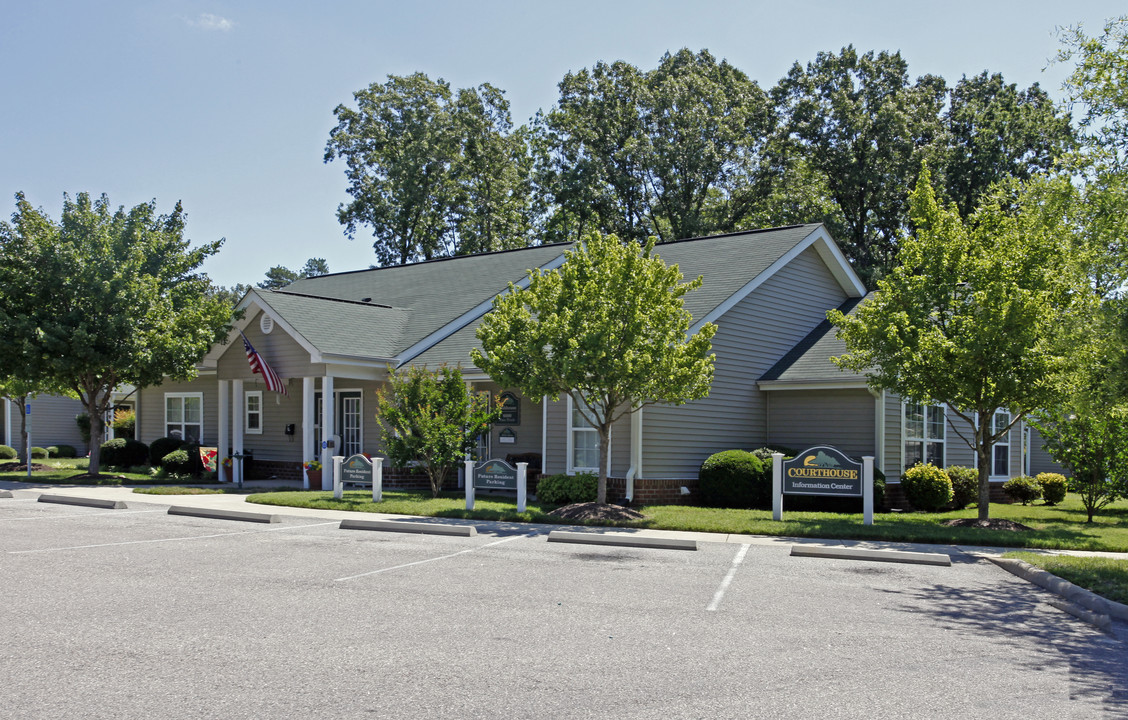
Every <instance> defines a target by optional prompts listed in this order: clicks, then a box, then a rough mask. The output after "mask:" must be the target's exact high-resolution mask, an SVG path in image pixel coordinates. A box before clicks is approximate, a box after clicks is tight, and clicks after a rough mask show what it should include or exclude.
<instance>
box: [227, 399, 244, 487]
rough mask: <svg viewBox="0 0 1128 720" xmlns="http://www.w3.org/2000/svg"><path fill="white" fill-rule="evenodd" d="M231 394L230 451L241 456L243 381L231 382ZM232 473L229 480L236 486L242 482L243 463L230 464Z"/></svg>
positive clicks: (240, 461) (237, 461) (238, 461)
mask: <svg viewBox="0 0 1128 720" xmlns="http://www.w3.org/2000/svg"><path fill="white" fill-rule="evenodd" d="M231 394H232V395H233V396H234V397H233V398H232V400H233V402H232V403H231V430H232V433H231V436H232V438H231V449H232V450H233V451H234V452H235V454H236V455H242V454H243V403H244V402H246V395H245V394H244V393H243V381H242V380H232V381H231ZM231 468H232V471H233V472H232V473H231V479H232V480H234V481H235V483H236V484H242V482H243V461H242V460H236V461H235V462H233V463H232V464H231Z"/></svg>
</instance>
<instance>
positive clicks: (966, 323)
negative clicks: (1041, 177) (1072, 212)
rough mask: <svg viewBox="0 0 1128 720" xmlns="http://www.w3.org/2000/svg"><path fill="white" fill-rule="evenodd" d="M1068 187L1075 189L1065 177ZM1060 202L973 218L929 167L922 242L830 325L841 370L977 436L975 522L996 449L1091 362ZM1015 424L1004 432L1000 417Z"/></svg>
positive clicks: (984, 513) (1032, 197)
mask: <svg viewBox="0 0 1128 720" xmlns="http://www.w3.org/2000/svg"><path fill="white" fill-rule="evenodd" d="M1059 181H1060V182H1068V179H1066V178H1062V179H1060V180H1059ZM1054 198H1055V195H1054V194H1052V193H1032V192H1028V193H1025V194H1023V195H1020V196H1019V197H1018V198H1017V207H1015V201H1016V198H1014V197H1010V196H1004V195H1002V194H1000V193H996V194H993V195H990V196H988V197H987V198H986V199H985V201H984V202H983V203H981V204H980V206H979V209H978V210H977V211H976V213H975V214H974V215H973V216H972V217H971V218H967V219H964V218H961V217H960V215H959V212H958V211H957V210H956V209H955V207H954V205H952V206H948V207H944V206H942V205H941V204H940V202H938V200H937V198H936V195H935V193H934V190H933V188H932V185H931V181H930V174H929V172H928V170H927V168H926V169H925V170H924V171H922V173H921V176H920V179H919V181H918V182H917V185H916V189H915V190H914V192H913V193H912V195H911V199H910V202H911V211H912V219H913V222H914V224H915V226H916V233H915V234H914V235H913V236H910V237H906V238H904V240H903V241H902V243H901V246H900V250H899V253H898V258H897V259H898V261H899V262H898V264H897V266H896V267H894V269H893V271H892V272H891V273H890V274H889V275H888V276H887V277H886V278H884V279H882V280H880V281H879V282H878V290H877V292H876V293H875V294H873V295H872V296H870V297H869V298H868V299H867V300H866V301H865V302H863V303H862V304H861V305H860V306H859V307H858V308H857V309H856V311H855V312H854V313H853V314H852V315H850V316H846V315H843V314H842V313H841V312H838V311H831V312H830V313H829V314H828V317H829V318H830V320H831V322H832V323H834V324H835V325H836V326H838V329H839V334H840V335H841V337H842V338H843V339H844V340H845V342H846V348H847V354H846V355H844V356H842V357H840V358H835V363H836V364H838V365H839V366H840V367H843V368H848V369H852V370H855V371H858V372H864V373H866V374H867V375H868V378H869V382H870V385H871V386H872V387H874V388H885V389H889V390H892V391H893V392H895V393H897V394H898V395H900V396H902V397H904V398H908V399H911V400H914V401H916V402H924V403H932V404H940V403H945V404H947V405H948V407H949V408H950V409H951V411H952V412H954V413H955V414H956V415H957V416H958V417H959V418H961V419H963V420H964V421H965V422H966V423H967V425H968V426H969V427H971V428H972V430H973V434H972V436H971V437H966V436H964V435H963V434H962V433H960V431H959V428H958V426H953V427H954V428H955V429H956V431H957V433H958V434H960V436H961V438H962V439H963V440H964V441H965V442H967V444H968V445H969V446H970V447H971V448H972V449H973V450H974V451H975V452H976V454H977V457H978V460H979V517H980V518H981V519H986V518H988V517H989V513H990V509H989V490H990V485H989V476H990V470H991V467H992V459H993V457H992V448H993V447H994V444H995V443H996V442H997V441H998V440H1000V439H1001V438H1002V437H1003V436H1004V434H1005V433H1007V432H1009V431H1010V429H1011V427H1013V426H1014V425H1015V424H1016V423H1018V422H1019V421H1020V420H1022V418H1024V417H1026V416H1027V415H1028V414H1030V413H1031V412H1032V411H1035V410H1039V409H1042V408H1047V407H1054V406H1056V405H1057V404H1059V403H1061V402H1062V401H1063V400H1064V399H1065V398H1066V397H1067V396H1068V394H1069V390H1070V387H1071V385H1072V383H1073V381H1074V379H1075V373H1076V372H1077V371H1078V368H1080V367H1082V366H1084V364H1085V363H1086V362H1087V361H1088V359H1089V358H1090V357H1091V349H1092V346H1091V337H1090V336H1089V335H1088V332H1089V330H1090V328H1091V326H1090V324H1089V323H1090V322H1091V320H1092V317H1093V313H1094V309H1095V308H1096V296H1095V293H1093V292H1092V290H1091V288H1090V287H1089V283H1088V281H1087V278H1086V276H1085V271H1084V268H1082V267H1080V266H1079V264H1077V263H1074V262H1072V259H1071V253H1070V241H1069V236H1070V230H1071V228H1070V227H1068V225H1067V224H1066V222H1065V221H1064V220H1063V213H1062V212H1060V208H1059V207H1056V206H1055V205H1054V204H1053V202H1054ZM1000 409H1006V410H1008V411H1009V412H1010V420H1011V421H1010V423H1009V424H1008V425H1007V426H1006V427H996V426H995V423H994V422H993V419H994V417H995V413H996V411H997V410H1000Z"/></svg>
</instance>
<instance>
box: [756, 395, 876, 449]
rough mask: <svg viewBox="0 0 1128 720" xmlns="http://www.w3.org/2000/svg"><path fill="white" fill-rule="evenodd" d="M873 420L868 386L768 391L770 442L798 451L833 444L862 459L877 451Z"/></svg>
mask: <svg viewBox="0 0 1128 720" xmlns="http://www.w3.org/2000/svg"><path fill="white" fill-rule="evenodd" d="M874 422H875V421H874V399H873V395H871V394H870V393H869V391H867V390H803V391H782V392H781V391H776V392H772V393H769V398H768V428H769V430H768V443H769V444H774V445H784V446H786V447H790V448H792V449H794V450H796V451H800V450H805V449H807V448H809V447H811V446H812V445H832V446H834V447H836V448H838V449H839V450H841V451H842V452H844V453H846V454H847V455H849V456H851V457H853V458H854V459H859V458H861V457H862V456H863V455H875V452H874V440H875V437H874V435H875V432H874V428H875V425H874ZM749 449H751V448H749Z"/></svg>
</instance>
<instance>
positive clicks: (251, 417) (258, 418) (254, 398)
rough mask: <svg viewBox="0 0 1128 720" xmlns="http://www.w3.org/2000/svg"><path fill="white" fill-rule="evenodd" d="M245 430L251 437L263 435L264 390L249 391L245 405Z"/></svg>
mask: <svg viewBox="0 0 1128 720" xmlns="http://www.w3.org/2000/svg"><path fill="white" fill-rule="evenodd" d="M243 412H244V413H245V414H246V419H245V422H244V424H243V427H244V429H245V430H246V431H247V433H248V434H251V435H262V390H249V391H247V394H246V403H244V405H243Z"/></svg>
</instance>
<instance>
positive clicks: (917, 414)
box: [904, 402, 946, 469]
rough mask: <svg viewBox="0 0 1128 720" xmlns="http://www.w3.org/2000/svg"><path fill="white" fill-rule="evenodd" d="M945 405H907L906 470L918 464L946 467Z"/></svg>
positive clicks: (908, 403)
mask: <svg viewBox="0 0 1128 720" xmlns="http://www.w3.org/2000/svg"><path fill="white" fill-rule="evenodd" d="M944 423H945V417H944V406H943V405H922V404H920V403H912V402H906V403H905V463H904V464H905V468H906V469H907V468H910V467H912V466H913V465H916V464H918V463H919V464H922V465H926V464H929V463H931V464H933V465H935V466H936V467H944V445H945V444H946V435H945V428H944Z"/></svg>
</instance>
